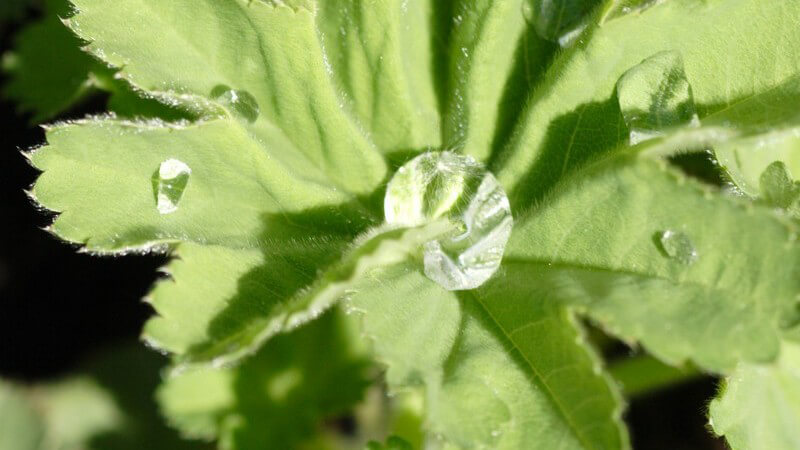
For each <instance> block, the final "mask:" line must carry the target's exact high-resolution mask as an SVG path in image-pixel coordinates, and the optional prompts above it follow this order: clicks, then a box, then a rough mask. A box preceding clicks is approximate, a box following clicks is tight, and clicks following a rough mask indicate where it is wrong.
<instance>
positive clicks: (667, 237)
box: [659, 230, 698, 266]
mask: <svg viewBox="0 0 800 450" xmlns="http://www.w3.org/2000/svg"><path fill="white" fill-rule="evenodd" d="M659 243H660V244H661V249H662V250H663V251H664V253H666V254H667V256H669V257H670V258H672V259H675V260H677V261H678V262H680V263H681V264H685V265H687V266H688V265H691V264H693V263H694V262H695V261H697V258H698V254H697V249H695V247H694V243H693V242H692V240H691V239H689V236H687V235H686V233H683V232H681V231H675V230H666V231H664V232H662V233H661V234H660V236H659Z"/></svg>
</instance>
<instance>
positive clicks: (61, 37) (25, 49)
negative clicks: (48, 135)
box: [2, 0, 110, 122]
mask: <svg viewBox="0 0 800 450" xmlns="http://www.w3.org/2000/svg"><path fill="white" fill-rule="evenodd" d="M14 3H21V2H15V1H12V2H8V1H4V2H3V5H4V6H3V7H2V8H6V7H7V6H6V5H7V4H8V5H13V4H14ZM67 12H68V8H67V2H66V1H61V0H55V1H49V2H47V4H46V12H45V16H44V18H43V19H42V20H41V21H39V22H36V23H34V24H33V25H30V26H28V27H26V28H25V29H23V30H22V31H20V33H19V34H17V35H16V38H15V39H16V47H15V49H14V50H13V51H12V52H10V53H8V54H6V55H4V57H3V69H4V71H6V72H8V74H9V77H10V80H9V82H8V84H7V85H6V86H4V87H3V92H4V95H5V96H7V97H8V98H10V99H12V100H14V101H15V102H17V104H18V105H19V109H20V110H21V111H23V112H30V113H33V118H32V120H33V121H34V122H40V121H42V120H45V119H50V118H52V117H54V116H55V115H57V114H59V113H61V112H64V111H65V110H67V109H68V108H69V107H72V106H74V105H75V104H76V103H77V102H80V101H81V100H83V99H85V98H86V96H87V95H88V94H89V93H91V92H92V91H93V87H94V83H93V81H92V79H93V74H92V73H93V72H98V73H105V72H110V70H109V69H107V68H106V67H105V66H104V65H103V64H102V63H100V62H99V61H97V60H96V59H94V58H92V56H91V55H88V54H86V53H84V52H82V51H81V50H80V45H81V44H80V40H79V39H78V38H76V37H75V36H74V35H73V34H72V33H71V32H70V30H69V29H68V28H67V27H65V26H64V24H62V23H61V20H60V19H59V17H63V16H65V15H66V14H67ZM54 64H55V65H56V67H55V68H54V67H53V66H54Z"/></svg>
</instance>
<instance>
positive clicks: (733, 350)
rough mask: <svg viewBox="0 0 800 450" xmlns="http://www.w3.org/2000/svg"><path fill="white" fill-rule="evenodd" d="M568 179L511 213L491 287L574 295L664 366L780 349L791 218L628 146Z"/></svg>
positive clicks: (573, 300) (725, 363) (793, 263)
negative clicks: (677, 248) (672, 246)
mask: <svg viewBox="0 0 800 450" xmlns="http://www.w3.org/2000/svg"><path fill="white" fill-rule="evenodd" d="M654 145H657V144H654ZM645 148H646V147H645ZM569 181H570V182H569V183H565V184H563V185H562V186H561V187H560V188H559V189H557V190H556V192H555V193H554V194H553V195H552V196H550V197H548V198H547V199H546V201H544V202H543V203H542V204H541V205H540V206H539V207H538V208H536V209H534V210H531V212H530V213H529V214H528V215H526V216H525V217H524V218H518V219H517V225H516V228H515V231H514V233H513V235H512V237H511V241H510V242H509V244H508V248H507V250H506V256H505V259H504V264H505V266H506V269H507V278H508V279H505V278H500V279H498V280H497V282H496V283H495V284H497V285H498V286H497V289H498V290H500V289H502V284H503V283H509V282H511V283H515V284H518V285H520V286H524V288H525V289H527V291H528V292H529V295H530V296H531V297H533V298H547V299H552V300H560V301H563V302H565V303H566V304H569V305H574V306H575V307H577V308H578V310H580V311H585V312H586V313H587V314H588V315H589V317H591V318H592V319H593V320H595V321H597V322H598V323H599V324H600V325H601V326H603V327H604V328H605V329H606V330H607V331H609V332H611V334H613V335H616V336H619V337H621V338H623V339H625V340H627V341H630V342H641V343H642V344H643V345H644V346H645V348H646V349H647V350H648V351H650V352H652V353H653V354H654V355H656V356H658V357H659V358H661V359H663V360H664V361H667V362H669V363H671V364H676V365H679V364H681V363H682V362H683V361H684V360H686V359H691V360H693V361H694V362H696V363H697V364H699V365H700V366H702V367H704V368H706V369H710V370H715V371H725V370H730V369H732V368H733V367H734V366H735V365H736V363H737V361H739V360H748V361H769V360H771V359H772V358H774V357H775V356H776V355H777V352H778V345H779V338H780V329H779V324H780V322H781V318H782V316H783V315H784V314H787V313H788V312H789V311H790V310H792V309H793V308H794V304H795V302H796V295H797V292H798V291H799V290H800V280H798V279H797V277H796V276H794V274H795V273H796V272H797V270H798V269H800V248H798V246H797V245H796V243H795V241H794V240H795V235H796V232H797V230H796V227H795V226H793V225H792V224H791V223H789V222H788V221H782V220H780V218H779V217H777V216H775V215H774V214H773V213H772V212H771V211H770V210H767V209H766V208H762V207H756V206H753V205H748V204H745V203H744V202H738V201H736V200H735V199H731V198H726V197H723V196H721V195H720V194H718V193H715V192H714V191H713V190H712V189H711V188H708V187H703V186H701V185H700V184H698V183H697V182H695V181H693V180H691V179H687V178H686V177H685V176H683V175H681V174H680V173H678V172H676V171H674V170H672V169H670V168H669V167H667V165H666V163H664V162H660V161H652V160H648V159H642V158H639V157H637V156H635V155H622V156H619V157H617V158H614V159H611V160H606V161H604V162H602V163H598V164H595V165H593V166H589V167H588V168H586V169H585V170H584V171H582V172H581V173H580V176H576V177H575V178H573V179H571V180H569ZM750 230H758V231H757V232H751V231H750ZM665 233H672V234H676V233H680V234H682V235H685V236H687V239H688V242H689V245H693V246H694V255H695V256H694V258H688V259H684V258H682V257H680V256H681V255H676V254H671V253H670V252H668V249H667V248H665V242H664V239H666V238H667V237H666V236H665ZM745 235H746V236H748V238H747V239H743V238H742V236H745ZM754 260H757V261H759V267H760V270H757V271H754V270H752V261H754ZM509 279H510V280H511V281H509Z"/></svg>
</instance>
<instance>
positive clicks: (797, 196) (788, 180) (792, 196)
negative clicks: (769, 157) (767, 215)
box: [759, 161, 800, 209]
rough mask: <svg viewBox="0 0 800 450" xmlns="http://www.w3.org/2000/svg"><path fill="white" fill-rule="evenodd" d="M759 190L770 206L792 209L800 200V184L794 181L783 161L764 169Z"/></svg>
mask: <svg viewBox="0 0 800 450" xmlns="http://www.w3.org/2000/svg"><path fill="white" fill-rule="evenodd" d="M759 188H760V190H761V196H762V197H763V199H764V201H765V202H767V204H768V205H770V206H775V207H777V208H783V209H790V208H792V207H793V206H796V204H797V202H798V200H800V182H798V181H794V180H793V179H792V174H790V173H789V168H788V167H786V164H784V162H783V161H775V162H773V163H772V164H770V165H768V166H767V168H766V169H764V172H762V173H761V177H760V178H759Z"/></svg>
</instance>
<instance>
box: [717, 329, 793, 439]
mask: <svg viewBox="0 0 800 450" xmlns="http://www.w3.org/2000/svg"><path fill="white" fill-rule="evenodd" d="M710 416H711V420H710V423H711V426H712V427H713V429H714V431H715V432H716V433H717V434H718V435H720V436H725V438H726V439H727V441H728V444H729V445H730V446H731V448H732V449H733V450H740V449H747V450H760V449H764V450H767V449H769V450H784V449H785V450H789V449H793V448H798V446H800V346H798V345H797V344H796V343H789V342H785V343H784V345H783V347H782V348H781V356H780V358H779V359H778V360H777V361H776V362H774V363H773V364H771V365H756V364H747V363H743V364H740V365H739V366H738V367H737V368H736V370H735V371H734V372H733V373H732V374H731V376H730V377H729V378H727V379H726V381H725V385H724V387H723V389H722V391H721V392H720V394H719V396H718V397H717V398H716V399H715V400H714V401H713V402H711V407H710Z"/></svg>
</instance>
